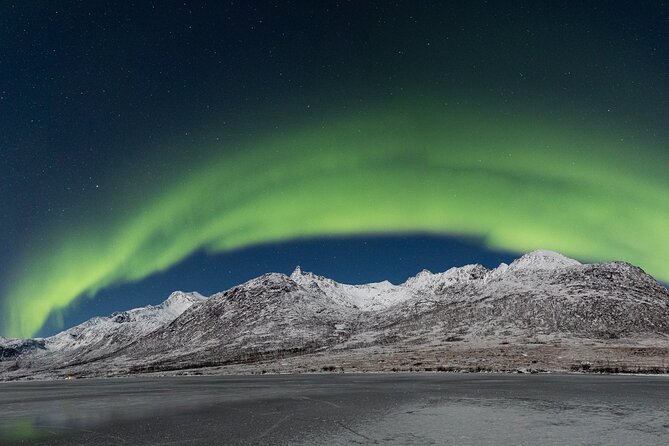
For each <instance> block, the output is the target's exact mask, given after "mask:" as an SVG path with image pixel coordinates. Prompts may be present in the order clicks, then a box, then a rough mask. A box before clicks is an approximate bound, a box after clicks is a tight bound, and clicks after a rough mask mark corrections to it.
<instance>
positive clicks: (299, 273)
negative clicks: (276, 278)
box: [290, 265, 302, 280]
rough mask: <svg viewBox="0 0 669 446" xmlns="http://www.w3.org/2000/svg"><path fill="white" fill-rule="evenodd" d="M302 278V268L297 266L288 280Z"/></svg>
mask: <svg viewBox="0 0 669 446" xmlns="http://www.w3.org/2000/svg"><path fill="white" fill-rule="evenodd" d="M300 276H302V268H301V267H300V265H297V266H296V267H295V269H294V270H293V272H292V273H290V278H291V279H293V280H295V279H296V278H298V277H300Z"/></svg>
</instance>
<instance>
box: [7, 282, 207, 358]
mask: <svg viewBox="0 0 669 446" xmlns="http://www.w3.org/2000/svg"><path fill="white" fill-rule="evenodd" d="M204 299H205V298H204V296H202V295H200V294H199V293H195V292H192V293H184V292H181V291H176V292H174V293H172V294H171V295H170V296H169V297H168V298H167V300H165V301H164V302H162V303H161V304H159V305H155V306H153V305H148V306H146V307H142V308H135V309H132V310H128V311H120V312H116V313H113V314H112V315H110V316H108V317H94V318H92V319H89V320H88V321H86V322H84V323H82V324H79V325H77V326H75V327H72V328H70V329H68V330H65V331H62V332H60V333H58V334H56V335H54V336H51V337H48V338H43V339H42V338H37V339H17V340H3V339H2V338H0V353H1V352H3V351H4V357H5V358H10V357H15V356H19V357H21V356H22V353H26V352H30V353H31V359H33V360H38V362H39V359H41V358H44V357H48V358H49V359H50V360H51V362H55V363H58V364H72V363H77V362H82V361H90V360H94V359H96V358H100V357H103V356H105V355H108V354H110V353H113V352H114V351H117V350H118V349H120V348H122V347H124V346H125V345H127V344H129V343H131V342H134V341H136V340H137V339H139V338H141V337H142V336H144V335H146V334H148V333H150V332H152V331H154V330H156V329H157V328H159V327H161V326H163V325H165V324H168V323H170V322H172V321H173V320H174V319H175V318H177V317H178V316H179V315H181V313H183V312H184V311H185V310H186V309H188V308H189V307H191V306H192V305H194V304H197V303H199V302H201V301H202V300H204ZM9 349H12V350H11V351H10V350H9ZM0 356H3V355H0Z"/></svg>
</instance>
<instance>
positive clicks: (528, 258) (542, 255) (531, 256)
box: [509, 249, 581, 270]
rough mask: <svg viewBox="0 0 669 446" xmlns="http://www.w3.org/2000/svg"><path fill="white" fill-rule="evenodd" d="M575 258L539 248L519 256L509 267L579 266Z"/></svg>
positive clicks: (550, 267) (548, 267)
mask: <svg viewBox="0 0 669 446" xmlns="http://www.w3.org/2000/svg"><path fill="white" fill-rule="evenodd" d="M580 265H581V263H580V262H579V261H577V260H574V259H570V258H569V257H565V256H563V255H562V254H560V253H557V252H554V251H549V250H545V249H539V250H536V251H532V252H529V253H527V254H525V255H524V256H522V257H521V258H519V259H517V260H514V261H513V263H511V265H509V268H511V269H515V270H518V269H558V268H568V267H572V266H580Z"/></svg>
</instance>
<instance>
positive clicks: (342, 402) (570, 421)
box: [0, 373, 669, 446]
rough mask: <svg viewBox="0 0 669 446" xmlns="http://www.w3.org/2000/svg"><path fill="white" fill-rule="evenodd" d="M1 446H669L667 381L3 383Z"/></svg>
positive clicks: (354, 378)
mask: <svg viewBox="0 0 669 446" xmlns="http://www.w3.org/2000/svg"><path fill="white" fill-rule="evenodd" d="M0 444H2V445H12V444H24V445H88V444H90V445H120V444H127V445H182V444H183V445H224V444H305V445H307V444H308V445H311V444H322V445H331V444H342V445H344V444H396V445H405V444H421V445H422V444H445V445H450V444H452V445H505V444H508V445H523V444H527V445H539V444H541V445H558V444H560V445H562V444H587V445H611V444H643V445H663V446H664V445H667V444H669V378H668V377H665V376H591V375H494V374H481V375H476V374H446V373H434V374H391V375H376V374H368V375H349V374H346V375H344V374H324V375H281V376H243V377H242V376H221V377H210V376H207V377H204V376H194V377H141V378H125V379H109V380H81V381H56V382H24V383H0Z"/></svg>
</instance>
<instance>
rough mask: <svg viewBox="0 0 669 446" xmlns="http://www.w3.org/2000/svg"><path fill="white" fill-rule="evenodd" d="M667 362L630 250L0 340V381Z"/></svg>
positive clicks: (268, 297)
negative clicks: (590, 260) (614, 257)
mask: <svg viewBox="0 0 669 446" xmlns="http://www.w3.org/2000/svg"><path fill="white" fill-rule="evenodd" d="M668 366H669V292H668V291H667V289H666V288H664V287H663V286H662V285H661V284H659V283H658V282H657V281H656V280H655V279H653V278H652V277H651V276H649V275H647V274H646V273H644V271H643V270H641V269H640V268H638V267H635V266H633V265H630V264H628V263H624V262H608V263H600V264H581V263H579V262H578V261H576V260H573V259H570V258H567V257H565V256H562V255H561V254H558V253H555V252H551V251H545V250H540V251H534V252H531V253H528V254H526V255H524V256H522V257H520V258H519V259H517V260H515V261H514V262H512V263H511V264H510V265H506V264H501V265H500V266H498V267H497V268H494V269H487V268H485V267H483V266H482V265H478V264H476V265H467V266H464V267H461V268H451V269H449V270H447V271H445V272H441V273H432V272H430V271H427V270H424V271H421V272H420V273H418V274H417V275H416V276H414V277H411V278H409V279H407V280H406V281H405V282H404V283H401V284H397V285H396V284H392V283H390V282H388V281H383V282H377V283H369V284H363V285H348V284H342V283H338V282H336V281H334V280H332V279H328V278H326V277H321V276H318V275H315V274H313V273H309V272H303V271H302V270H301V269H300V267H299V266H298V267H297V268H296V269H295V271H293V273H292V274H291V275H290V276H287V275H284V274H279V273H269V274H265V275H263V276H260V277H258V278H255V279H253V280H250V281H248V282H246V283H244V284H241V285H238V286H236V287H233V288H231V289H229V290H226V291H223V292H220V293H216V294H214V295H212V296H209V297H204V296H202V295H200V294H198V293H195V292H191V293H185V292H180V291H177V292H174V293H172V294H171V295H170V296H169V298H168V299H167V300H165V301H164V302H163V303H162V304H160V305H157V306H147V307H143V308H137V309H133V310H129V311H122V312H117V313H114V314H112V315H110V316H108V317H96V318H93V319H90V320H89V321H86V322H84V323H83V324H80V325H78V326H76V327H73V328H70V329H68V330H65V331H63V332H61V333H58V334H56V335H55V336H51V337H48V338H35V339H4V338H0V379H4V380H10V379H44V378H66V377H94V376H119V375H127V374H136V373H154V374H155V373H166V374H202V373H264V372H320V371H335V370H336V371H412V370H420V371H426V370H427V371H438V370H439V371H532V372H534V371H579V372H593V371H604V372H606V371H614V372H615V371H618V372H652V373H657V372H663V373H666V372H667V371H668V370H667V369H668Z"/></svg>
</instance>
